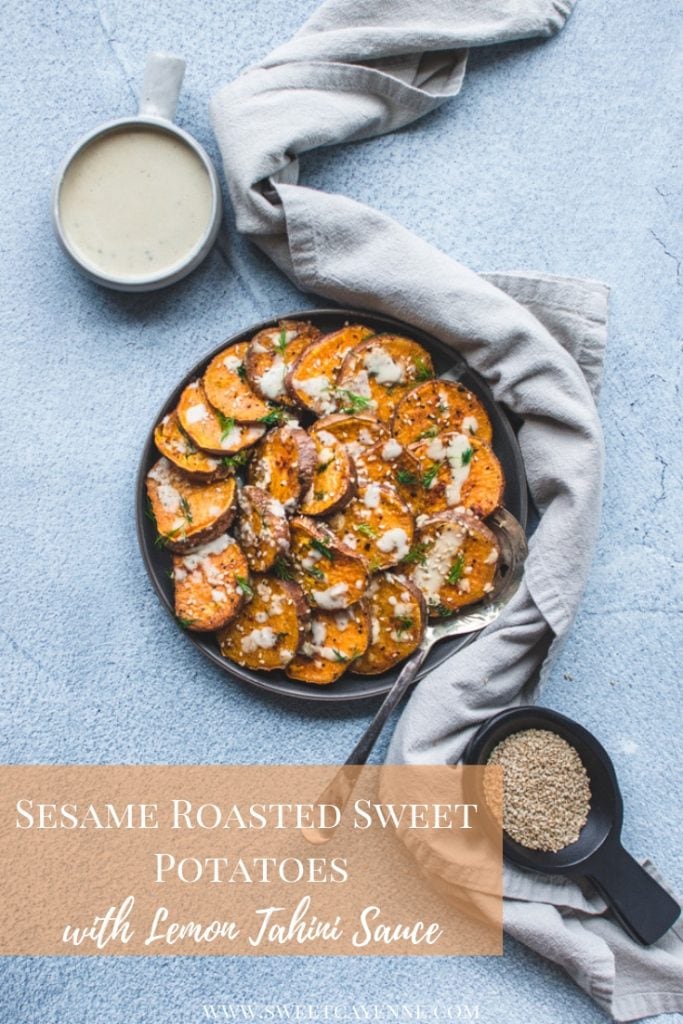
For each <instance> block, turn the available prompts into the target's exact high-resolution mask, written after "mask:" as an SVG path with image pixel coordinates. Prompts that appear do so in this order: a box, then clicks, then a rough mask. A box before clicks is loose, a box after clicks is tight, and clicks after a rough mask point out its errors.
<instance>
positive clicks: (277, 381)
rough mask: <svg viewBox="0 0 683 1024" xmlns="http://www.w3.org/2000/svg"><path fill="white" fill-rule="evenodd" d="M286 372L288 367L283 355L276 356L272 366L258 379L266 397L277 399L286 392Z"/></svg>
mask: <svg viewBox="0 0 683 1024" xmlns="http://www.w3.org/2000/svg"><path fill="white" fill-rule="evenodd" d="M286 372H287V367H286V366H285V364H284V361H283V359H282V356H275V359H274V360H273V363H272V366H270V368H269V369H267V370H266V372H265V373H264V374H262V375H261V376H260V377H259V379H258V383H259V387H260V388H261V391H262V392H263V394H264V395H265V396H266V398H270V399H272V400H275V399H276V398H280V396H281V395H283V394H284V391H285V374H286Z"/></svg>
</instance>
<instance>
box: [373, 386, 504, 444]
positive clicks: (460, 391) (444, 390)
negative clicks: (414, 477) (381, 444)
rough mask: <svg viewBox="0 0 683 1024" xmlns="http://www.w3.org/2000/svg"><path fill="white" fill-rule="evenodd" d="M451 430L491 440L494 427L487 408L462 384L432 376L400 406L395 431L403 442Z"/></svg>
mask: <svg viewBox="0 0 683 1024" xmlns="http://www.w3.org/2000/svg"><path fill="white" fill-rule="evenodd" d="M450 430H457V431H458V432H459V433H461V434H468V435H469V434H471V435H472V436H473V437H475V438H476V439H477V440H479V441H485V442H486V443H487V444H490V443H491V437H492V433H493V431H492V428H491V421H490V420H489V418H488V416H487V414H486V410H485V409H484V406H483V405H482V404H481V402H480V401H479V399H478V398H477V397H476V395H473V394H472V392H471V391H468V390H467V388H465V387H463V385H462V384H459V383H456V382H455V381H450V380H430V381H427V382H426V383H424V384H418V385H417V387H415V388H413V389H412V391H409V392H408V393H407V394H406V395H404V397H403V398H402V399H401V401H400V402H399V403H398V405H397V406H396V411H395V412H394V416H393V420H392V433H393V435H394V437H395V438H396V439H397V440H398V441H400V442H401V444H403V445H408V444H411V443H412V442H413V441H421V440H423V438H425V437H437V436H438V435H439V434H444V433H446V432H447V431H450Z"/></svg>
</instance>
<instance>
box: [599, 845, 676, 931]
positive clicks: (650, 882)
mask: <svg viewBox="0 0 683 1024" xmlns="http://www.w3.org/2000/svg"><path fill="white" fill-rule="evenodd" d="M585 870H586V875H587V877H588V878H589V879H590V880H591V882H592V883H593V885H594V886H595V888H596V889H597V890H598V892H599V893H600V894H601V896H603V897H604V899H605V902H606V903H607V904H608V905H609V906H610V907H611V908H612V910H613V911H614V913H615V915H616V917H617V918H618V920H619V921H620V922H621V924H622V926H623V927H624V928H625V929H626V931H627V932H628V933H629V935H631V937H632V938H634V939H635V940H636V941H637V942H640V943H641V944H642V945H643V946H650V945H652V943H653V942H657V940H658V939H661V937H662V936H663V935H664V934H665V933H666V932H668V930H669V928H671V926H672V925H673V924H674V923H675V921H676V920H677V919H678V916H679V914H680V912H681V908H680V907H679V905H678V903H676V901H675V900H674V899H673V898H672V897H671V896H670V895H669V894H668V892H667V891H666V890H665V889H663V888H662V887H661V885H659V883H658V882H656V881H655V880H654V878H653V877H652V875H650V874H649V873H648V872H647V871H646V870H645V868H643V867H641V866H640V864H639V863H638V861H637V860H635V859H634V858H633V857H632V856H631V854H630V853H628V852H627V851H626V850H625V849H624V847H623V846H622V845H621V843H620V842H618V841H617V842H610V843H608V844H607V845H606V846H604V847H603V848H602V849H601V850H600V851H599V852H598V854H596V855H595V856H594V857H592V858H591V860H590V862H589V863H588V864H586V867H585Z"/></svg>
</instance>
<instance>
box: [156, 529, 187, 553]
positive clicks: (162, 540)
mask: <svg viewBox="0 0 683 1024" xmlns="http://www.w3.org/2000/svg"><path fill="white" fill-rule="evenodd" d="M181 532H182V533H183V535H184V533H185V530H184V529H183V527H182V526H177V527H176V528H175V530H169V531H168V533H159V534H157V536H156V538H155V540H154V547H155V548H165V547H166V545H167V544H168V542H169V540H173V538H174V537H177V536H178V534H179V533H181Z"/></svg>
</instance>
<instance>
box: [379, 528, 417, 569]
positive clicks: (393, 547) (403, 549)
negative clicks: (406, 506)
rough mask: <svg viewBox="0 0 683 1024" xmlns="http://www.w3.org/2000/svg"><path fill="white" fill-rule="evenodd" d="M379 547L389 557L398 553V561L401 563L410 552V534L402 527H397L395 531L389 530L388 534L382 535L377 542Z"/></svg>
mask: <svg viewBox="0 0 683 1024" xmlns="http://www.w3.org/2000/svg"><path fill="white" fill-rule="evenodd" d="M377 547H378V548H379V550H380V551H384V552H385V554H388V555H389V554H392V553H393V552H396V561H397V562H400V561H401V559H402V558H405V557H406V555H407V554H408V551H409V550H410V541H409V540H408V534H407V533H406V531H405V530H402V529H401V527H400V526H395V527H394V528H393V529H391V530H387V531H386V533H383V534H382V536H381V537H380V538H379V540H378V541H377Z"/></svg>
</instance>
